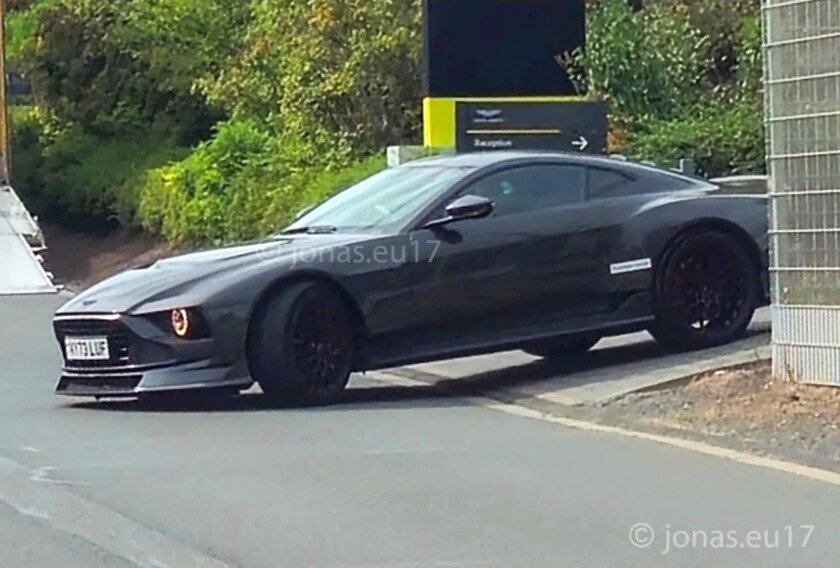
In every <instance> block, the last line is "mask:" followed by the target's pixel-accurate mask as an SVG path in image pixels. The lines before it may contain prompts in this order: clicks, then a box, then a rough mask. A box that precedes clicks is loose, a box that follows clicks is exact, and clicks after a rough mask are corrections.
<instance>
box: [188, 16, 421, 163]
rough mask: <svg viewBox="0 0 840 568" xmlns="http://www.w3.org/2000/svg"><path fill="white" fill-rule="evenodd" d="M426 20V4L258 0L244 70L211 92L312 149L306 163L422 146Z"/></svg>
mask: <svg viewBox="0 0 840 568" xmlns="http://www.w3.org/2000/svg"><path fill="white" fill-rule="evenodd" d="M421 14H422V12H421V9H420V0H288V1H286V2H283V3H278V2H276V1H275V0H255V2H254V4H253V22H252V26H251V27H250V29H249V31H248V33H247V37H246V39H245V42H244V44H245V45H244V49H243V50H242V53H241V54H240V55H239V57H238V58H237V60H236V62H235V65H230V66H228V67H227V68H226V69H225V70H224V71H223V72H222V73H221V74H220V76H219V77H218V80H217V81H215V82H214V83H207V82H204V83H203V88H204V90H205V92H206V93H207V94H208V96H209V97H210V98H211V100H213V101H214V102H216V103H218V104H220V105H221V106H223V107H224V108H226V109H228V110H229V111H230V112H232V113H233V114H235V115H236V116H245V117H249V118H256V119H260V120H267V121H269V122H271V123H272V124H273V125H274V126H275V127H276V128H277V129H278V130H282V132H283V135H284V137H286V138H287V139H292V140H294V142H295V143H303V144H305V145H307V146H308V147H309V148H310V152H309V154H310V155H308V156H305V157H304V159H305V160H310V159H311V158H312V157H315V156H317V157H320V158H321V159H325V160H326V161H327V162H329V163H331V164H341V163H342V162H344V161H346V160H347V159H349V158H351V157H357V156H364V155H367V154H370V153H372V152H378V151H381V150H382V148H383V147H384V146H385V145H387V144H396V143H404V142H411V141H416V140H417V137H418V134H419V130H420V126H421V122H422V119H421V110H420V101H421V98H422V81H421V61H422V45H423V39H422V18H421ZM298 147H299V148H300V146H298Z"/></svg>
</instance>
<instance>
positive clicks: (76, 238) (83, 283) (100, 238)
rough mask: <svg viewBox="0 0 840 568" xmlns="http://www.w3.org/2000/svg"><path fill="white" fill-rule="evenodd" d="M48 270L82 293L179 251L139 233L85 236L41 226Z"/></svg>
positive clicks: (85, 234)
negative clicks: (98, 283) (45, 245)
mask: <svg viewBox="0 0 840 568" xmlns="http://www.w3.org/2000/svg"><path fill="white" fill-rule="evenodd" d="M42 229H43V231H44V235H45V237H46V241H47V246H48V247H49V250H48V251H47V254H46V255H45V256H46V266H47V268H48V270H50V271H51V272H52V273H53V274H55V277H56V280H57V281H58V282H59V283H61V284H64V285H65V286H67V287H68V288H69V289H70V290H73V291H79V290H83V289H85V288H87V287H89V286H92V285H93V284H96V283H97V282H100V281H102V280H104V279H106V278H108V277H110V276H113V275H115V274H118V273H120V272H122V271H124V270H128V269H130V268H136V267H138V266H144V265H147V264H150V263H152V262H155V261H157V260H159V259H161V258H165V257H167V256H172V255H173V254H175V252H176V250H175V249H174V248H173V247H171V246H170V245H165V244H161V243H160V242H159V241H157V240H155V239H153V238H152V237H150V236H149V235H146V234H144V233H141V232H138V231H130V230H126V229H118V230H115V231H111V232H109V233H85V232H79V231H71V230H67V229H63V228H61V227H58V226H55V225H50V224H47V223H43V224H42Z"/></svg>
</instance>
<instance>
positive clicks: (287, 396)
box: [249, 282, 354, 404]
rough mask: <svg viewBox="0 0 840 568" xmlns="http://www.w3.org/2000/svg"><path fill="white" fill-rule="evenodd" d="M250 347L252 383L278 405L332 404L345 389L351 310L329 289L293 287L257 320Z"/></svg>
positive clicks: (306, 285)
mask: <svg viewBox="0 0 840 568" xmlns="http://www.w3.org/2000/svg"><path fill="white" fill-rule="evenodd" d="M254 323H255V325H254V327H253V332H252V336H251V342H250V343H251V344H250V346H249V359H250V365H251V373H252V375H253V378H254V379H255V380H256V381H257V383H259V385H260V388H261V389H262V391H263V393H265V395H266V396H268V397H269V398H271V399H273V400H275V401H278V402H290V401H298V400H302V401H303V402H309V403H316V404H328V403H331V402H334V401H335V400H336V399H337V398H338V396H339V394H340V393H341V392H342V391H343V390H344V388H345V387H346V386H347V382H348V380H349V378H350V371H351V370H352V366H353V354H354V343H353V330H352V326H351V324H350V318H349V315H348V313H347V309H346V308H345V306H344V302H342V300H341V298H339V297H338V296H337V295H336V294H335V293H334V292H333V291H332V290H330V289H329V288H328V287H326V286H324V285H322V284H317V283H313V282H303V283H299V284H294V285H292V286H289V287H288V288H286V289H284V290H282V291H281V292H279V293H278V294H277V295H275V296H274V297H273V298H272V299H271V300H270V301H269V302H268V303H267V304H266V305H265V306H264V308H263V309H262V310H261V312H260V313H259V314H258V315H257V319H256V321H255V322H254Z"/></svg>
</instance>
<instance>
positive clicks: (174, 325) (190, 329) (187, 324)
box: [147, 308, 210, 341]
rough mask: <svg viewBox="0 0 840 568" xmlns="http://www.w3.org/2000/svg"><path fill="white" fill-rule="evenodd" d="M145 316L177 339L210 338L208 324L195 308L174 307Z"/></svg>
mask: <svg viewBox="0 0 840 568" xmlns="http://www.w3.org/2000/svg"><path fill="white" fill-rule="evenodd" d="M147 317H148V318H149V319H150V320H151V321H153V322H154V323H155V325H156V326H157V327H158V328H160V329H161V330H162V331H164V332H166V333H171V334H172V335H174V336H175V337H177V338H178V339H183V340H186V341H193V340H197V339H209V338H210V326H208V325H207V320H205V319H204V316H203V315H201V311H200V310H199V309H197V308H175V309H174V310H169V311H166V312H158V313H155V314H152V315H151V316H147Z"/></svg>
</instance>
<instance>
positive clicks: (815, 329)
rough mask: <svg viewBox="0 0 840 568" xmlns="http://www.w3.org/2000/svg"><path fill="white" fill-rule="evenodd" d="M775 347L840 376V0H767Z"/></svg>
mask: <svg viewBox="0 0 840 568" xmlns="http://www.w3.org/2000/svg"><path fill="white" fill-rule="evenodd" d="M762 14H763V19H764V53H765V102H766V113H767V116H766V120H767V129H768V143H767V147H768V149H767V154H768V164H769V168H770V199H771V213H770V216H771V220H770V226H771V239H772V243H773V246H772V247H771V249H772V251H773V252H772V259H771V270H772V282H773V302H774V306H773V357H774V369H775V372H776V374H777V376H781V377H783V378H786V379H792V380H799V381H803V382H812V383H825V384H835V385H840V0H764V2H763V6H762Z"/></svg>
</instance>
